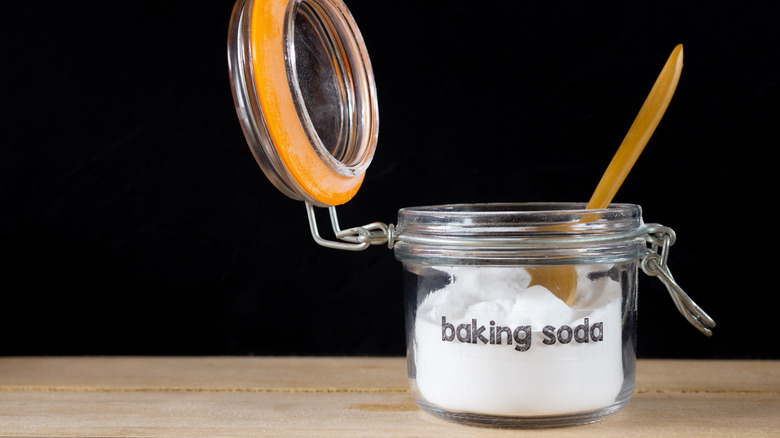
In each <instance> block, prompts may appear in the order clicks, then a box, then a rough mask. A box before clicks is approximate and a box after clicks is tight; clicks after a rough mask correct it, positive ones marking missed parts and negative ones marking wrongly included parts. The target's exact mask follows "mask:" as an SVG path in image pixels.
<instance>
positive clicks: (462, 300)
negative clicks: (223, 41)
mask: <svg viewBox="0 0 780 438" xmlns="http://www.w3.org/2000/svg"><path fill="white" fill-rule="evenodd" d="M228 66H229V70H230V81H231V85H232V89H233V97H234V101H235V106H236V112H237V115H238V118H239V121H240V123H241V128H242V130H243V131H244V135H245V137H246V140H247V144H248V145H249V147H250V150H251V151H252V153H253V155H254V156H255V159H256V160H257V162H258V164H259V165H260V168H261V169H262V170H263V172H264V173H265V174H266V176H267V177H268V179H269V180H270V181H271V182H272V183H273V184H274V185H275V186H276V187H277V188H278V189H279V190H280V191H281V192H282V193H284V194H285V195H287V196H288V197H290V198H292V199H295V200H299V201H303V202H304V204H305V207H306V214H307V216H308V220H309V230H310V232H311V235H312V237H313V238H314V241H315V242H317V243H318V244H319V245H322V246H325V247H328V248H334V249H340V250H348V251H361V250H364V249H366V248H368V247H369V246H370V245H387V246H388V248H391V249H394V251H395V255H396V257H397V258H398V259H399V260H400V261H401V262H402V264H403V272H404V277H405V283H406V286H405V294H406V317H407V318H406V334H407V339H408V352H407V353H408V354H407V357H408V364H409V377H410V380H411V390H412V394H413V395H414V398H415V400H416V402H417V404H418V405H419V406H420V407H421V408H422V409H424V410H426V411H428V412H430V413H432V414H434V415H438V416H440V417H443V418H446V419H450V420H454V421H458V422H463V423H470V424H482V425H491V426H524V427H535V426H562V425H571V424H581V423H588V422H592V421H597V420H599V419H602V418H604V417H605V416H607V415H609V414H611V413H613V412H615V411H617V410H618V409H620V407H621V406H623V405H624V404H625V403H626V402H627V401H628V399H629V397H630V396H631V393H632V390H633V385H634V367H635V360H636V358H635V353H634V343H635V338H634V336H635V334H634V333H635V330H634V322H635V319H636V277H637V271H638V268H639V267H641V268H642V270H643V271H644V272H645V273H646V274H648V275H651V276H656V277H658V278H659V279H660V280H661V281H662V282H663V283H664V285H665V286H666V287H667V289H668V290H669V293H670V295H671V296H672V299H673V301H674V303H675V305H676V306H677V309H678V310H679V311H680V312H681V313H682V314H683V315H684V316H685V318H686V319H687V320H688V321H689V322H690V323H691V324H693V325H694V326H695V327H696V328H698V329H699V330H700V331H701V332H702V333H704V334H706V335H708V336H709V335H711V334H712V330H711V329H712V327H714V326H715V322H714V321H713V320H712V318H710V317H709V316H708V315H707V314H706V313H704V311H702V310H701V309H700V308H699V307H698V306H697V305H696V304H695V303H694V302H693V301H692V300H691V299H690V298H689V297H688V296H687V295H686V294H685V293H684V292H683V290H682V289H681V288H680V287H679V286H678V285H677V283H676V282H675V281H674V279H673V277H672V275H671V272H669V269H668V266H667V264H666V261H667V258H668V249H669V247H670V246H672V245H673V244H674V241H675V235H674V232H673V231H672V230H671V229H670V228H667V227H664V226H662V225H659V224H643V222H642V214H641V209H640V208H639V207H638V206H636V205H628V204H613V205H611V206H610V207H609V208H607V209H601V210H586V209H585V207H586V205H585V204H474V205H445V206H431V207H419V208H406V209H402V210H400V212H399V222H398V226H397V227H396V226H395V225H393V224H389V225H388V224H385V223H383V222H372V223H370V224H367V225H363V226H357V227H351V228H347V229H342V228H341V226H340V224H339V221H338V217H337V214H336V206H338V205H342V204H344V203H346V202H348V201H349V200H350V199H352V197H353V196H354V195H355V194H356V193H357V191H358V189H359V188H360V186H361V184H362V183H363V181H364V177H365V171H366V168H367V167H368V165H369V164H370V162H371V160H372V158H373V155H374V152H375V149H376V142H377V133H378V126H379V119H378V108H377V98H376V89H375V83H374V76H373V71H372V68H371V63H370V60H369V58H368V53H367V51H366V48H365V44H364V42H363V38H362V36H361V34H360V31H359V29H358V28H357V24H356V23H355V21H354V19H353V18H352V16H351V14H350V13H349V10H348V9H347V7H346V5H345V4H344V3H343V1H342V0H263V1H256V0H237V1H236V4H235V6H234V9H233V14H232V15H231V20H230V31H229V34H228ZM315 207H322V208H327V209H328V213H329V216H330V224H331V227H332V231H333V235H334V236H335V240H333V239H327V238H324V237H322V236H321V235H320V232H319V230H318V227H317V219H316V215H315Z"/></svg>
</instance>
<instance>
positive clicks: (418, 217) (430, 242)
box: [395, 203, 646, 265]
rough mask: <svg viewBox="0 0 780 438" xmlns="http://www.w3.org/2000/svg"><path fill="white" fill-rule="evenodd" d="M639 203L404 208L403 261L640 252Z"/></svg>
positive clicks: (585, 258)
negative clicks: (595, 207)
mask: <svg viewBox="0 0 780 438" xmlns="http://www.w3.org/2000/svg"><path fill="white" fill-rule="evenodd" d="M642 226H643V222H642V212H641V208H640V207H639V206H637V205H632V204H612V205H610V207H609V208H606V209H598V210H586V209H585V204H575V203H565V204H564V203H517V204H454V205H440V206H427V207H414V208H405V209H402V210H400V211H399V214H398V225H397V235H398V242H397V243H396V245H395V254H396V257H397V258H398V259H399V260H401V261H413V260H414V261H418V262H423V263H424V262H428V261H430V262H436V263H441V262H447V263H453V264H524V265H549V264H581V263H602V262H617V261H625V260H631V259H638V258H640V257H642V256H643V255H644V253H645V251H646V246H645V244H644V239H643V237H642V236H643V231H642Z"/></svg>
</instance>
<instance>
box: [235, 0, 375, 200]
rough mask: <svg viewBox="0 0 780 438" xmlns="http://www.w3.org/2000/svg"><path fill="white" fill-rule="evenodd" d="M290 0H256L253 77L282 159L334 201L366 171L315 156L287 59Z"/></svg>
mask: <svg viewBox="0 0 780 438" xmlns="http://www.w3.org/2000/svg"><path fill="white" fill-rule="evenodd" d="M289 1H292V0H262V1H255V2H253V3H254V5H253V8H252V15H251V24H250V26H251V27H250V32H251V34H250V36H251V43H250V45H251V48H250V50H251V53H252V68H253V70H254V72H253V76H254V77H253V80H254V83H255V87H257V97H258V100H259V104H260V109H261V110H262V112H263V117H264V119H265V123H266V127H267V129H268V133H269V135H270V137H271V140H272V141H273V144H274V146H275V148H276V151H277V153H278V154H279V158H281V160H282V162H283V163H284V166H285V168H286V169H287V171H288V172H289V173H290V175H291V176H292V177H293V179H294V180H295V182H296V183H297V184H298V185H299V186H300V188H301V189H302V190H303V191H304V192H306V193H307V194H308V195H309V196H311V197H312V198H313V199H315V200H317V201H319V202H321V203H323V204H326V205H330V206H334V205H341V204H344V203H345V202H347V201H349V200H350V199H352V197H353V196H355V194H356V193H357V191H358V189H359V188H360V185H361V183H362V182H363V177H364V175H365V173H361V174H359V175H356V176H352V177H348V176H343V175H339V174H338V173H336V172H335V171H334V170H332V169H331V168H330V167H329V166H328V165H327V164H325V163H323V161H322V159H320V157H319V156H318V155H317V152H316V151H315V150H314V147H313V146H312V144H311V143H310V142H309V139H308V137H307V136H306V132H305V131H304V128H303V126H302V125H301V122H300V119H299V118H298V113H297V112H296V110H295V104H294V103H293V96H292V92H291V91H290V85H289V83H288V79H287V72H286V69H285V60H284V41H283V35H284V32H283V29H284V21H285V14H286V11H287V4H288V2H289Z"/></svg>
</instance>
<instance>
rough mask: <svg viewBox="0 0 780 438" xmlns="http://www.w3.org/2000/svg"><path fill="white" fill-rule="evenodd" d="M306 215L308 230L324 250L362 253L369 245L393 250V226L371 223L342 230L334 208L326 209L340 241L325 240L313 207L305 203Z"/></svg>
mask: <svg viewBox="0 0 780 438" xmlns="http://www.w3.org/2000/svg"><path fill="white" fill-rule="evenodd" d="M305 204H306V215H307V217H308V218H309V230H310V231H311V235H312V237H313V238H314V241H315V242H317V244H319V245H321V246H324V247H326V248H333V249H342V250H347V251H362V250H364V249H366V248H368V247H369V246H371V245H384V244H387V247H388V248H390V249H393V245H394V244H395V240H396V233H395V225H393V224H390V225H387V224H385V223H382V222H372V223H370V224H367V225H363V226H362V227H352V228H347V229H346V230H342V229H341V226H340V225H339V218H338V215H337V214H336V207H333V206H331V207H328V213H329V215H330V224H331V227H332V228H333V233H334V234H335V235H336V238H337V239H339V240H340V241H334V240H327V239H325V238H323V237H322V236H320V232H319V229H318V228H317V218H316V216H315V214H314V206H313V205H312V204H311V203H309V202H306V203H305Z"/></svg>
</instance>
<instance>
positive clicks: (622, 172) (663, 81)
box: [529, 44, 683, 306]
mask: <svg viewBox="0 0 780 438" xmlns="http://www.w3.org/2000/svg"><path fill="white" fill-rule="evenodd" d="M682 59H683V48H682V44H678V45H677V47H675V48H674V50H673V51H672V54H671V55H669V59H668V60H667V61H666V64H665V65H664V68H663V70H661V74H659V75H658V79H656V81H655V84H654V85H653V88H652V89H651V90H650V94H649V95H648V96H647V99H646V100H645V103H644V104H643V105H642V108H641V109H640V110H639V114H637V116H636V119H634V123H633V124H632V125H631V128H630V129H629V130H628V133H627V134H626V136H625V138H623V142H622V143H621V144H620V147H619V148H618V150H617V152H616V153H615V156H614V157H612V161H611V162H610V163H609V166H608V167H607V170H606V171H605V172H604V175H603V176H602V177H601V181H600V182H599V185H598V186H597V187H596V191H595V192H594V193H593V196H591V198H590V202H588V205H587V207H586V208H587V209H600V208H607V207H608V206H609V204H610V202H612V198H614V197H615V194H616V193H617V191H618V189H619V188H620V186H621V185H622V184H623V181H625V179H626V176H627V175H628V172H629V171H631V168H632V167H633V166H634V163H636V160H637V158H639V155H640V154H641V153H642V150H643V149H644V148H645V145H646V144H647V142H648V140H650V137H651V136H652V135H653V132H654V131H655V128H656V127H657V126H658V123H659V122H660V121H661V118H662V117H663V115H664V113H665V112H666V108H667V107H668V106H669V102H670V101H671V100H672V95H673V94H674V91H675V89H676V88H677V83H678V82H679V80H680V73H681V72H682ZM586 220H587V219H586V218H585V217H583V218H582V219H581V220H580V221H586ZM529 272H530V273H531V284H530V286H533V285H541V286H544V287H546V288H547V289H549V290H550V292H552V293H553V294H555V296H557V297H558V298H560V299H561V300H563V302H565V303H566V304H568V305H569V306H571V305H572V303H574V298H575V297H576V292H577V272H576V270H575V269H574V266H571V265H564V266H545V267H537V268H530V269H529Z"/></svg>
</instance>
